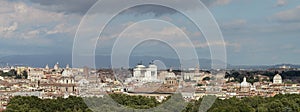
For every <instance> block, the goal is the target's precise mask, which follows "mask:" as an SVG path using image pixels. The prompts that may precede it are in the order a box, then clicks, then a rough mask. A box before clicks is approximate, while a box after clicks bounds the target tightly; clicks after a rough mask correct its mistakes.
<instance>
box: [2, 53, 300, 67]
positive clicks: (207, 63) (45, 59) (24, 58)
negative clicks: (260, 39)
mask: <svg viewBox="0 0 300 112" xmlns="http://www.w3.org/2000/svg"><path fill="white" fill-rule="evenodd" d="M95 59H96V67H97V68H110V67H111V64H110V60H111V58H110V56H103V55H96V58H95ZM152 60H160V61H162V62H163V63H164V64H165V65H166V67H172V68H174V69H176V68H179V66H180V64H179V59H174V58H165V57H156V56H131V57H130V61H129V64H130V67H134V66H135V65H136V64H137V63H139V62H141V61H142V62H143V64H145V65H148V63H149V62H151V61H152ZM186 61H187V63H193V61H196V60H186ZM198 61H199V64H200V68H201V69H210V68H211V62H212V60H210V59H199V60H198ZM214 61H215V62H216V63H217V64H218V65H222V64H224V62H222V61H219V60H214ZM57 62H59V64H60V65H61V66H62V67H65V65H66V64H70V65H72V55H11V56H5V57H1V58H0V66H2V67H3V66H6V65H7V64H9V65H25V66H32V67H45V66H46V64H48V65H49V66H50V67H53V65H54V64H55V63H57ZM283 65H286V66H290V67H292V68H300V65H292V64H279V65H257V66H249V65H230V64H227V68H229V69H268V68H278V67H280V66H283ZM192 67H196V65H195V66H192Z"/></svg>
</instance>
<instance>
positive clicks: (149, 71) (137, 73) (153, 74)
mask: <svg viewBox="0 0 300 112" xmlns="http://www.w3.org/2000/svg"><path fill="white" fill-rule="evenodd" d="M133 79H134V80H138V81H143V82H154V81H158V79H157V66H156V65H154V64H153V63H150V64H149V66H148V67H146V66H144V65H142V64H138V65H137V66H136V67H135V68H134V69H133Z"/></svg>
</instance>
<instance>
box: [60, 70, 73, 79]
mask: <svg viewBox="0 0 300 112" xmlns="http://www.w3.org/2000/svg"><path fill="white" fill-rule="evenodd" d="M62 76H63V77H70V76H73V73H72V71H71V70H64V71H63V73H62Z"/></svg>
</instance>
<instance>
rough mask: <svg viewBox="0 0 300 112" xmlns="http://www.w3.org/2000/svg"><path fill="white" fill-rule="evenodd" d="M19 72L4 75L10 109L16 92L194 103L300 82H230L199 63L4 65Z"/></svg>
mask: <svg viewBox="0 0 300 112" xmlns="http://www.w3.org/2000/svg"><path fill="white" fill-rule="evenodd" d="M11 70H14V71H17V74H20V75H24V73H25V72H26V73H27V75H28V76H27V77H26V78H23V79H15V78H12V77H7V76H5V77H4V76H3V77H2V76H0V106H1V107H2V108H4V109H5V106H6V105H7V103H8V102H9V99H10V98H11V97H14V96H37V97H39V98H42V99H53V98H57V97H65V98H66V97H68V96H70V95H72V96H79V97H103V95H105V94H107V93H108V94H110V93H120V94H127V95H142V96H147V97H155V98H156V99H157V100H158V101H163V100H164V99H166V98H167V97H168V96H170V95H172V94H174V93H181V95H182V97H183V98H184V99H185V100H187V101H189V100H195V99H198V98H201V97H203V96H206V95H215V96H217V97H219V98H221V99H225V98H230V97H247V96H263V97H271V96H274V95H276V94H299V93H300V84H285V83H283V81H282V77H281V76H280V75H279V74H276V75H275V76H274V77H273V82H270V81H266V80H261V79H265V78H268V77H267V76H262V75H257V76H258V77H257V78H259V80H260V81H259V82H254V83H253V84H251V83H249V82H247V78H246V77H244V78H243V81H242V82H241V83H239V82H231V81H230V80H232V78H224V74H225V72H226V71H225V70H216V71H203V70H200V69H199V67H196V68H194V69H190V70H183V71H173V70H172V69H169V70H159V69H158V67H157V66H156V65H155V64H154V63H149V65H148V66H145V65H143V64H142V63H140V64H138V65H137V66H136V67H134V68H133V69H132V70H129V69H118V70H111V69H100V70H95V69H89V68H87V67H85V68H71V67H70V66H69V65H66V66H65V67H60V65H59V63H56V64H55V65H54V66H53V68H50V67H49V66H48V65H46V67H45V68H31V67H5V68H2V69H1V71H3V72H10V71H11Z"/></svg>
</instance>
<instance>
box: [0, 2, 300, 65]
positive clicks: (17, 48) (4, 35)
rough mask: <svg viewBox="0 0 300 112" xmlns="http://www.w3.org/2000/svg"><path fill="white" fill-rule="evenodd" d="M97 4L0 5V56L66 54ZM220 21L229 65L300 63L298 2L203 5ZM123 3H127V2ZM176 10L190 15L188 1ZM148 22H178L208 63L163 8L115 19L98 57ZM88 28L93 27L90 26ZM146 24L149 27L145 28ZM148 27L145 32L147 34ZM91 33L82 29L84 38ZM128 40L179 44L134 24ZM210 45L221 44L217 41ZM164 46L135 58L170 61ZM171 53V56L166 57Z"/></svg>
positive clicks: (172, 35)
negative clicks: (121, 34)
mask: <svg viewBox="0 0 300 112" xmlns="http://www.w3.org/2000/svg"><path fill="white" fill-rule="evenodd" d="M95 2H96V0H1V1H0V14H1V16H0V40H1V41H0V56H8V55H39V54H57V55H59V54H70V53H71V52H72V46H73V39H74V36H75V33H76V30H77V27H78V25H79V23H80V21H81V19H82V17H83V16H84V14H85V12H86V11H87V10H88V9H89V8H90V7H91V6H92V5H93V4H94V3H95ZM202 2H203V3H204V4H205V5H206V6H207V7H208V8H209V10H210V11H211V13H212V14H213V16H214V17H215V19H216V21H217V22H218V24H219V26H220V28H221V31H222V32H223V37H224V40H225V46H226V49H227V62H228V63H230V64H234V65H261V64H263V65H266V64H280V63H291V64H300V58H299V54H300V44H299V42H300V37H299V36H300V32H299V31H300V1H298V0H202ZM109 3H110V4H112V5H111V6H107V7H105V8H104V9H107V10H104V11H102V12H104V13H95V14H94V16H96V17H97V18H100V19H97V20H95V21H101V17H105V16H107V15H109V14H111V11H110V10H109V9H110V7H118V6H120V5H122V4H124V3H120V1H118V0H109ZM125 4H126V3H125ZM174 4H177V5H178V6H179V7H181V8H183V9H186V10H189V11H190V12H193V11H194V10H198V9H197V8H195V7H194V6H193V3H192V2H189V1H183V0H182V1H180V0H177V1H175V2H174ZM147 18H160V19H163V20H169V21H172V22H174V23H176V24H177V25H178V26H179V27H180V26H182V27H181V28H182V29H184V30H185V31H186V32H188V33H189V34H188V35H190V39H191V40H192V42H193V44H194V46H196V51H197V53H198V56H199V57H200V58H210V52H209V46H208V44H207V43H206V41H205V38H204V37H203V35H202V34H201V31H197V30H195V27H193V25H191V23H190V21H188V20H187V18H186V17H184V16H183V15H182V14H180V13H177V12H176V11H174V10H170V9H168V8H164V7H152V6H144V7H136V8H132V9H129V10H126V11H125V12H123V13H122V14H121V15H119V16H118V18H116V19H115V20H114V21H113V22H111V23H110V25H109V27H108V28H107V30H106V31H105V33H104V34H103V35H104V37H103V38H102V39H100V40H99V41H101V42H98V43H99V45H97V49H96V53H97V54H99V55H109V54H110V53H111V48H112V45H113V42H114V40H115V39H116V34H117V32H122V29H124V28H127V27H129V26H130V25H133V24H134V23H135V22H137V21H139V20H143V19H147ZM91 23H92V22H91ZM143 25H144V27H143V28H141V27H142V26H143ZM145 25H146V26H147V27H146V28H145ZM147 28H149V29H147ZM89 29H92V28H86V30H87V31H86V34H87V38H88V35H89ZM128 31H129V32H125V34H124V36H125V37H126V36H129V37H130V38H128V39H134V38H136V37H142V36H143V35H150V34H151V35H155V36H158V37H159V36H161V38H166V37H168V38H169V39H173V40H174V39H176V40H178V41H177V42H176V43H174V44H175V45H178V46H179V47H182V49H190V47H188V46H186V43H182V41H180V39H181V38H182V35H181V34H178V32H179V31H178V29H176V28H174V27H172V26H170V25H167V24H151V22H150V23H145V24H137V25H134V26H133V27H132V29H128ZM90 41H96V40H93V39H91V40H90ZM210 45H215V46H218V45H223V44H220V43H219V42H215V43H210ZM161 46H165V45H162V43H159V42H153V41H149V42H148V43H144V44H140V45H139V46H137V48H136V49H135V51H134V52H133V54H134V55H155V56H163V57H171V58H173V57H174V53H173V51H172V50H170V49H169V48H168V47H166V48H164V47H163V48H161V49H160V47H161ZM168 52H170V53H168Z"/></svg>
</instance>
